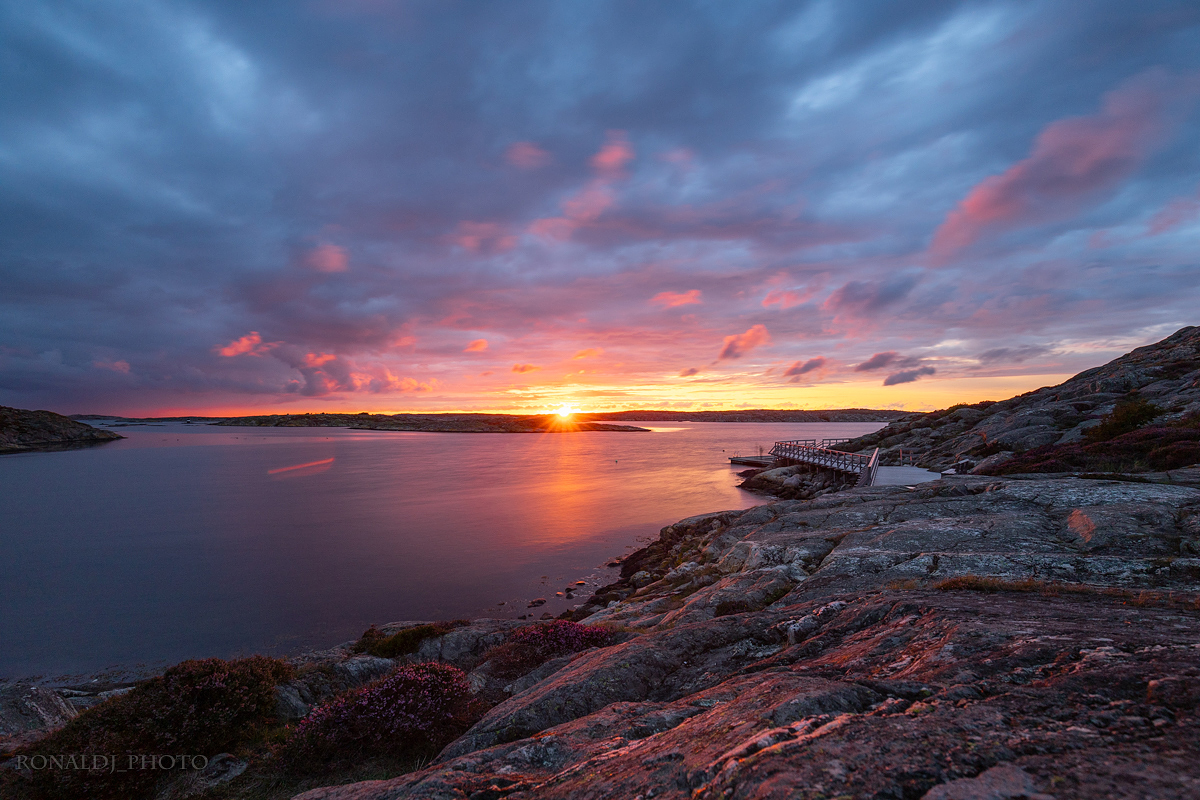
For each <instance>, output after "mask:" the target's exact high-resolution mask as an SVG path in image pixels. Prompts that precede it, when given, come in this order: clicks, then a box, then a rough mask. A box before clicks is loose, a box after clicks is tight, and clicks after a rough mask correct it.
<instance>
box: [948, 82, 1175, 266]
mask: <svg viewBox="0 0 1200 800" xmlns="http://www.w3.org/2000/svg"><path fill="white" fill-rule="evenodd" d="M1197 88H1198V85H1197V81H1196V80H1195V79H1183V80H1181V79H1178V78H1175V77H1173V76H1171V75H1169V74H1168V73H1166V72H1163V71H1161V70H1152V71H1150V72H1147V73H1143V74H1142V75H1139V76H1137V77H1135V78H1133V79H1131V80H1129V81H1126V82H1125V83H1124V84H1122V85H1121V86H1119V87H1118V88H1117V89H1115V90H1113V91H1112V92H1109V93H1108V94H1107V95H1105V98H1104V104H1103V107H1102V109H1101V110H1100V112H1099V113H1097V114H1093V115H1091V116H1086V117H1069V118H1066V119H1061V120H1058V121H1057V122H1053V123H1051V124H1050V125H1048V126H1046V127H1045V128H1044V129H1043V130H1042V132H1041V133H1040V134H1038V137H1037V140H1036V141H1035V142H1034V146H1033V151H1032V152H1031V153H1030V155H1029V157H1028V158H1025V159H1024V160H1022V161H1019V162H1017V163H1016V164H1014V165H1013V166H1011V167H1009V168H1008V169H1007V170H1006V171H1005V172H1003V173H1002V174H1000V175H993V176H991V177H989V178H985V179H984V180H983V181H982V182H980V183H979V184H978V185H977V186H976V187H975V188H974V189H972V190H971V191H970V192H969V193H968V194H967V196H966V197H965V198H963V200H962V201H961V202H960V203H959V204H958V207H957V208H955V209H954V210H953V211H951V212H950V213H949V214H948V215H947V216H946V219H945V220H944V221H943V222H942V224H941V226H940V227H939V228H938V229H937V231H936V232H935V233H934V236H933V243H932V245H931V247H930V249H931V250H932V252H933V253H934V254H935V255H938V256H942V257H944V256H947V255H951V254H953V253H954V252H956V251H958V250H961V249H962V248H965V247H967V246H969V245H971V244H972V243H973V242H975V241H976V240H978V239H979V238H981V237H983V236H985V235H988V234H992V233H996V232H1001V231H1004V230H1009V229H1014V228H1018V227H1021V226H1024V225H1036V224H1039V223H1041V222H1044V221H1047V220H1054V219H1064V218H1067V217H1070V216H1071V215H1072V214H1074V213H1076V212H1077V211H1078V210H1079V209H1080V208H1082V207H1083V206H1084V205H1085V204H1086V203H1088V202H1089V201H1096V200H1098V199H1102V198H1103V197H1104V196H1105V195H1106V194H1108V193H1110V192H1112V191H1113V190H1115V189H1116V188H1117V187H1118V186H1119V185H1120V183H1121V182H1122V181H1124V180H1125V179H1126V178H1128V177H1129V176H1130V175H1131V174H1132V173H1133V172H1134V170H1135V169H1137V168H1138V167H1139V166H1140V165H1141V164H1142V162H1143V161H1144V160H1145V158H1146V156H1147V155H1148V154H1149V153H1150V151H1151V150H1152V149H1153V148H1154V147H1155V146H1156V145H1157V144H1158V143H1159V142H1161V141H1162V140H1163V139H1164V138H1165V135H1166V133H1167V129H1168V128H1169V127H1170V123H1171V118H1172V117H1173V116H1174V115H1173V113H1172V112H1173V110H1174V108H1175V107H1176V106H1177V105H1179V103H1178V100H1179V99H1181V98H1183V99H1190V98H1191V97H1193V96H1194V95H1195V94H1196V91H1197Z"/></svg>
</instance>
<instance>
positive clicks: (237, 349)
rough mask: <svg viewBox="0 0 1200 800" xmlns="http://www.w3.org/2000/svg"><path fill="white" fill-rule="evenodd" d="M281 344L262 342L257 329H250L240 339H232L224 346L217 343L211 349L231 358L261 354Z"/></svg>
mask: <svg viewBox="0 0 1200 800" xmlns="http://www.w3.org/2000/svg"><path fill="white" fill-rule="evenodd" d="M281 344H283V342H266V343H264V342H263V340H262V337H261V336H259V335H258V331H250V333H248V334H246V335H245V336H243V337H241V338H240V339H234V340H233V341H232V342H230V343H229V344H227V345H225V346H224V347H221V346H220V345H217V346H216V347H214V348H213V351H214V352H216V353H218V354H220V355H223V356H225V357H226V358H232V357H233V356H261V355H264V354H266V353H268V352H270V351H271V350H272V349H274V348H276V347H278V346H279V345H281Z"/></svg>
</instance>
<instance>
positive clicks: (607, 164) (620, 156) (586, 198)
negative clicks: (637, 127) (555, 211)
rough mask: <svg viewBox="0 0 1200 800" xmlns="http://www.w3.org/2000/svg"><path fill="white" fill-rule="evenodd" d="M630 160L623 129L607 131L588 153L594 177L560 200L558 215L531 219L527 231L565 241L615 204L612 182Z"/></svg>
mask: <svg viewBox="0 0 1200 800" xmlns="http://www.w3.org/2000/svg"><path fill="white" fill-rule="evenodd" d="M632 159H633V146H632V145H630V144H629V141H628V140H627V139H626V137H625V133H624V132H623V131H609V133H608V141H607V142H606V143H605V144H604V146H603V147H601V148H600V151H599V152H598V153H596V155H594V156H592V159H591V165H592V168H593V169H594V170H595V171H596V177H595V178H593V179H592V180H591V181H590V182H588V184H587V185H586V186H584V187H583V188H582V189H580V190H579V191H578V192H576V193H575V194H574V195H572V196H571V197H569V198H567V199H566V200H564V201H563V203H562V210H563V213H562V216H559V217H544V218H542V219H535V220H534V221H533V222H531V223H530V224H529V228H528V230H529V232H530V233H532V234H534V235H535V236H540V237H542V238H543V239H551V240H555V241H566V240H567V239H570V238H571V235H572V234H573V233H575V231H576V230H577V229H578V228H581V227H583V226H585V225H592V224H594V223H595V222H596V221H597V220H598V219H599V218H600V215H601V214H603V213H604V212H605V211H607V210H608V209H610V208H612V207H613V206H614V205H615V204H616V195H615V193H614V192H613V189H612V184H613V182H614V181H616V180H617V179H618V178H622V177H624V175H625V169H624V168H625V164H627V163H628V162H629V161H631V160H632Z"/></svg>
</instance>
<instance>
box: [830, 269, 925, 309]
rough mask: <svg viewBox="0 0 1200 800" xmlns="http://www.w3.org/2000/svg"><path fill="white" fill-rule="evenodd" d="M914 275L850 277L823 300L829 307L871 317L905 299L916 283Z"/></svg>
mask: <svg viewBox="0 0 1200 800" xmlns="http://www.w3.org/2000/svg"><path fill="white" fill-rule="evenodd" d="M918 282H919V278H917V276H915V275H894V276H892V277H890V278H888V279H886V280H882V281H850V282H848V283H846V284H844V285H843V286H842V287H841V288H840V289H838V290H837V291H835V292H834V293H833V294H831V295H830V296H829V298H828V299H827V300H826V301H825V302H824V303H823V304H822V307H823V308H824V309H825V310H826V311H832V312H834V313H836V314H839V315H849V316H853V317H871V316H874V315H876V314H878V313H879V312H881V311H883V310H884V309H885V308H887V307H888V306H890V305H892V304H894V303H896V302H898V301H900V300H903V299H904V298H905V297H907V296H908V293H909V292H911V291H912V290H913V287H914V286H916V285H917V283H918Z"/></svg>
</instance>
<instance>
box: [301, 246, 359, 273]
mask: <svg viewBox="0 0 1200 800" xmlns="http://www.w3.org/2000/svg"><path fill="white" fill-rule="evenodd" d="M305 263H306V264H308V266H309V267H311V268H312V269H314V270H316V271H317V272H345V271H346V269H347V267H348V266H349V265H350V259H349V257H348V256H347V255H346V251H345V249H344V248H341V247H338V246H337V245H336V244H322V245H319V246H318V247H316V248H315V249H314V250H313V251H312V252H310V253H309V254H308V257H307V258H306V259H305Z"/></svg>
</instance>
